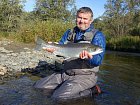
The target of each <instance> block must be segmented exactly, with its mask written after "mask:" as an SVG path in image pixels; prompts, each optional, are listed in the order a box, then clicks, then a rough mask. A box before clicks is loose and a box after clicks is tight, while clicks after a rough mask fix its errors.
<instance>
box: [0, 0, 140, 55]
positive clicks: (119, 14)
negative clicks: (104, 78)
mask: <svg viewBox="0 0 140 105" xmlns="http://www.w3.org/2000/svg"><path fill="white" fill-rule="evenodd" d="M25 3H26V0H1V1H0V38H10V39H12V40H16V41H22V42H25V43H32V42H34V39H35V36H40V37H41V38H43V39H44V40H46V41H58V40H59V39H60V38H61V36H62V35H63V33H64V32H65V31H66V30H67V29H70V28H72V27H73V26H75V14H76V11H77V8H76V5H75V0H36V3H35V4H36V5H35V7H34V9H33V11H31V12H26V11H24V9H23V7H24V4H25ZM99 7H100V6H99ZM104 8H105V12H104V14H103V15H102V16H100V17H98V18H96V19H94V23H93V24H94V27H95V28H96V29H99V30H101V31H102V32H103V33H104V34H105V36H106V40H107V49H110V50H120V51H130V52H140V0H107V2H106V4H105V6H104ZM93 12H94V11H93Z"/></svg>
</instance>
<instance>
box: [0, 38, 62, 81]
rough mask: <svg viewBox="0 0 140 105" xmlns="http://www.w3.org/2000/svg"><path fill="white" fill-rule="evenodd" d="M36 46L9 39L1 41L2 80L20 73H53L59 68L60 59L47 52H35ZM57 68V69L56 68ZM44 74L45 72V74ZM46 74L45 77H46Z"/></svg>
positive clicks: (0, 62) (0, 65)
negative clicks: (41, 71)
mask: <svg viewBox="0 0 140 105" xmlns="http://www.w3.org/2000/svg"><path fill="white" fill-rule="evenodd" d="M34 48H35V45H34V44H24V43H18V42H14V41H10V40H7V39H4V40H1V41H0V76H1V80H2V79H3V78H5V77H9V75H15V74H17V73H20V72H36V73H38V74H39V72H40V70H44V71H46V74H47V71H49V69H51V70H52V71H53V70H54V71H55V69H56V68H57V69H58V65H57V64H58V62H61V60H62V58H58V57H56V56H54V55H53V54H51V53H48V52H46V51H35V50H34ZM56 66H57V67H56ZM43 73H44V72H43ZM46 74H45V73H44V74H43V75H46Z"/></svg>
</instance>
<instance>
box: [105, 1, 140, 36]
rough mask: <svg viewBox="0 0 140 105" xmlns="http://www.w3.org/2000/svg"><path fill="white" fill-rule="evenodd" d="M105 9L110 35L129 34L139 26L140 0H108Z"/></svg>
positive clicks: (106, 23)
mask: <svg viewBox="0 0 140 105" xmlns="http://www.w3.org/2000/svg"><path fill="white" fill-rule="evenodd" d="M105 9H106V12H105V13H104V22H105V25H106V29H107V30H109V34H110V35H113V36H122V35H129V34H130V31H131V32H132V30H133V29H136V28H138V24H139V16H138V14H139V11H140V5H139V0H107V4H106V5H105ZM135 18H137V21H136V20H135Z"/></svg>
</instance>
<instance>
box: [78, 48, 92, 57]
mask: <svg viewBox="0 0 140 105" xmlns="http://www.w3.org/2000/svg"><path fill="white" fill-rule="evenodd" d="M79 57H80V58H81V59H92V57H93V56H92V55H91V54H90V53H88V51H86V50H83V51H82V52H81V53H80V55H79Z"/></svg>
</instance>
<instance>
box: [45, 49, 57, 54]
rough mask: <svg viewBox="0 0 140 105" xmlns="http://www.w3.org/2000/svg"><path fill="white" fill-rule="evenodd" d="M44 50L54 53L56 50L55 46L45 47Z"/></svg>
mask: <svg viewBox="0 0 140 105" xmlns="http://www.w3.org/2000/svg"><path fill="white" fill-rule="evenodd" d="M43 49H44V50H46V51H48V52H50V53H53V52H54V51H55V48H43Z"/></svg>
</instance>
